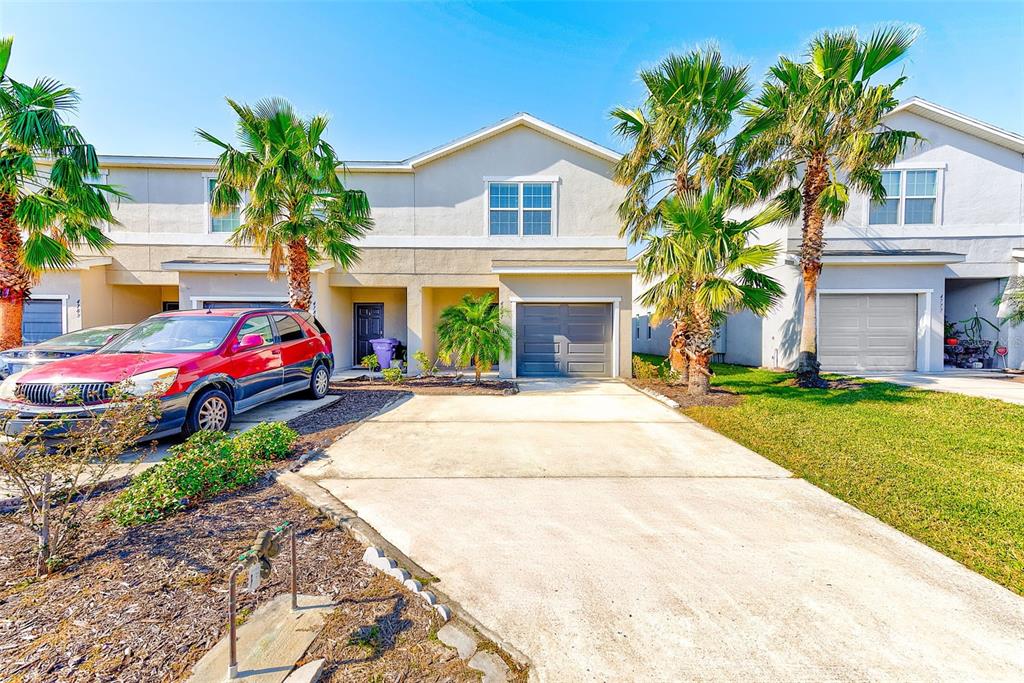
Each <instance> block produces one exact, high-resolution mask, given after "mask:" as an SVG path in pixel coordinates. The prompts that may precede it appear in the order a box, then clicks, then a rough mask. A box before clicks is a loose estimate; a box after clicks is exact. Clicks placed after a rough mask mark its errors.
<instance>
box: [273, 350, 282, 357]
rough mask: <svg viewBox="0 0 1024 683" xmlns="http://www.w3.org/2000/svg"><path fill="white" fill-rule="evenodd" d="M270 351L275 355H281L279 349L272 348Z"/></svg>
mask: <svg viewBox="0 0 1024 683" xmlns="http://www.w3.org/2000/svg"><path fill="white" fill-rule="evenodd" d="M271 353H272V354H274V355H275V356H280V355H281V349H273V350H271Z"/></svg>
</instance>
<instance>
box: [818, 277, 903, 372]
mask: <svg viewBox="0 0 1024 683" xmlns="http://www.w3.org/2000/svg"><path fill="white" fill-rule="evenodd" d="M819 303H820V311H819V312H818V347H819V354H818V355H819V357H820V360H821V365H822V368H824V369H826V370H859V371H878V372H885V371H900V370H916V369H917V295H916V294H822V295H821V299H820V302H819Z"/></svg>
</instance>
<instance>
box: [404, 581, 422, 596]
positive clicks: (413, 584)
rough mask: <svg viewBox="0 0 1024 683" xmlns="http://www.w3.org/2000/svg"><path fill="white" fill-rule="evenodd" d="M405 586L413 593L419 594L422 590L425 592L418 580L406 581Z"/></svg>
mask: <svg viewBox="0 0 1024 683" xmlns="http://www.w3.org/2000/svg"><path fill="white" fill-rule="evenodd" d="M404 585H405V587H406V588H408V589H409V590H411V591H412V592H413V593H419V592H420V591H421V590H423V584H422V583H420V582H419V581H417V580H416V579H406V580H405V583H404Z"/></svg>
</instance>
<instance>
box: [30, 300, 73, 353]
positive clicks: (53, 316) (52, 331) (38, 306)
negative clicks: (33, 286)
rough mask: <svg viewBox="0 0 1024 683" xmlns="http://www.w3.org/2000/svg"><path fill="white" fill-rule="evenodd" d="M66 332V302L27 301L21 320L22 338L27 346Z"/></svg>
mask: <svg viewBox="0 0 1024 683" xmlns="http://www.w3.org/2000/svg"><path fill="white" fill-rule="evenodd" d="M63 332H64V302H63V301H61V300H59V299H26V300H25V311H24V314H23V315H22V319H21V337H22V340H23V342H24V343H25V344H38V343H39V342H41V341H46V340H47V339H52V338H53V337H57V336H60V335H61V334H62V333H63Z"/></svg>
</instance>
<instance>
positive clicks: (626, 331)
mask: <svg viewBox="0 0 1024 683" xmlns="http://www.w3.org/2000/svg"><path fill="white" fill-rule="evenodd" d="M617 160H618V154H617V153H616V152H614V151H612V150H610V149H606V148H604V147H601V146H600V145H597V144H595V143H593V142H590V141H588V140H585V139H583V138H581V137H579V136H577V135H574V134H572V133H569V132H567V131H564V130H562V129H560V128H557V127H555V126H552V125H550V124H548V123H545V122H543V121H540V120H538V119H536V118H534V117H532V116H530V115H528V114H518V115H516V116H514V117H512V118H510V119H507V120H505V121H502V122H500V123H498V124H496V125H494V126H491V127H489V128H485V129H483V130H480V131H477V132H475V133H473V134H471V135H468V136H466V137H464V138H461V139H459V140H456V141H454V142H451V143H449V144H447V145H444V146H442V147H438V148H436V149H434V150H431V151H429V152H426V153H423V154H420V155H418V156H415V157H412V158H410V159H407V160H405V161H400V162H349V163H347V165H346V167H347V176H346V181H345V182H346V185H348V186H349V187H353V188H360V189H363V190H365V191H366V193H367V195H368V197H369V201H370V204H371V206H372V209H373V216H374V219H375V222H376V225H375V227H374V229H373V231H372V233H371V234H370V235H369V236H368V237H367V238H365V239H364V240H363V241H362V242H361V245H362V247H363V252H362V259H361V261H360V262H359V264H358V265H356V266H355V267H353V268H352V269H351V270H350V271H342V270H340V269H338V268H335V267H334V266H333V264H331V263H322V264H315V265H314V267H313V279H314V282H313V286H314V299H315V302H314V310H315V313H316V315H317V317H318V318H319V319H320V320H321V321H322V322H323V323H324V325H325V326H326V327H327V329H328V331H329V332H330V333H331V335H332V337H333V338H334V344H335V356H336V359H337V363H338V367H339V368H348V367H352V366H353V365H355V364H357V363H358V361H359V359H360V358H361V357H362V356H364V355H366V354H367V353H369V351H370V349H369V340H370V339H372V338H376V337H382V336H385V337H396V338H398V339H399V340H401V342H402V343H403V344H405V345H406V346H407V349H408V353H409V357H410V358H411V357H412V353H413V352H415V351H418V350H423V351H426V352H427V353H428V354H433V353H434V352H435V351H436V348H437V340H436V334H435V327H436V324H437V321H438V316H439V313H440V311H441V309H442V308H444V307H445V306H448V305H450V304H452V303H455V302H456V301H457V300H458V299H459V298H460V297H461V296H462V295H463V294H465V293H467V292H468V293H472V294H474V295H479V294H482V293H484V292H490V293H493V294H494V295H495V297H496V298H497V299H498V301H499V302H500V304H501V305H502V306H504V307H506V308H507V310H508V313H509V317H508V321H509V323H510V324H511V325H512V326H513V327H514V328H515V330H516V343H515V350H514V354H513V357H512V358H511V359H510V360H508V361H507V362H502V363H501V364H500V367H499V372H500V374H501V375H502V376H506V377H515V376H527V375H588V376H614V375H628V374H629V372H630V353H631V348H630V324H629V322H630V318H631V312H632V305H631V304H632V297H633V295H632V288H631V281H630V277H631V273H632V272H633V270H634V268H633V265H632V263H631V262H630V261H628V260H627V258H626V245H625V242H624V241H623V240H622V239H620V238H619V237H618V230H619V225H618V218H617V216H616V208H617V206H618V204H619V202H620V201H621V199H622V190H621V189H620V188H619V187H618V186H616V185H615V183H614V182H613V181H612V169H613V166H614V164H615V162H616V161H617ZM100 162H101V165H102V168H103V173H104V174H105V179H106V181H107V182H108V183H111V184H114V185H119V186H122V187H123V188H124V189H125V190H126V191H127V192H128V193H129V194H131V196H132V198H133V200H132V201H127V202H121V203H120V205H119V206H117V207H115V209H114V214H115V216H116V217H117V218H118V220H119V221H120V223H121V225H118V226H113V229H111V230H110V231H109V235H110V237H111V238H112V239H113V240H114V242H115V243H116V246H115V247H114V248H113V249H112V250H111V251H110V252H109V253H108V254H105V255H102V256H83V257H82V258H80V260H79V262H78V264H77V265H76V267H75V269H74V270H71V271H67V272H60V273H46V274H45V275H44V276H43V278H42V281H41V282H40V283H39V285H38V286H37V287H36V288H35V289H34V291H33V293H32V297H33V300H32V302H31V303H30V304H29V312H28V316H27V317H29V318H30V322H29V323H27V325H26V328H27V329H28V330H31V333H32V335H34V336H33V339H34V340H38V339H41V338H45V337H47V336H53V335H56V334H59V333H61V332H62V331H69V330H73V329H77V328H79V327H82V326H92V325H99V324H107V323H123V322H135V321H138V320H140V319H142V318H145V317H146V316H149V315H152V314H154V313H158V312H160V311H161V310H168V309H173V308H182V309H187V308H193V309H202V308H209V307H213V306H246V305H261V304H280V302H283V301H287V289H286V280H285V278H284V277H282V278H281V279H280V280H279V281H277V282H271V281H269V280H268V279H267V260H266V259H265V258H262V257H260V255H259V254H257V253H255V252H253V251H252V250H249V249H239V248H235V247H231V246H228V245H227V244H226V239H227V237H228V236H229V235H230V233H231V232H232V230H234V228H235V227H237V226H238V223H239V215H238V214H237V213H236V214H234V215H230V216H226V217H214V216H211V214H210V210H209V195H210V188H211V185H212V182H213V179H214V177H215V173H216V171H215V167H214V160H213V159H202V158H177V157H173V158H169V157H134V156H101V157H100Z"/></svg>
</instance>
